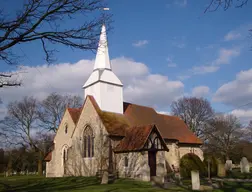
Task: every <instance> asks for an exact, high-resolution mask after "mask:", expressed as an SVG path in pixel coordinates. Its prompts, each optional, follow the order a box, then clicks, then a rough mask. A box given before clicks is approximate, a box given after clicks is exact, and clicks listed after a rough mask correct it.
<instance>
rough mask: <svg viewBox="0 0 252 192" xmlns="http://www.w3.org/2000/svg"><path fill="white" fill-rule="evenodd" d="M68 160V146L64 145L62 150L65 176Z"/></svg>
mask: <svg viewBox="0 0 252 192" xmlns="http://www.w3.org/2000/svg"><path fill="white" fill-rule="evenodd" d="M67 158H68V146H67V145H64V146H63V149H62V165H63V171H64V174H65V173H66V162H67Z"/></svg>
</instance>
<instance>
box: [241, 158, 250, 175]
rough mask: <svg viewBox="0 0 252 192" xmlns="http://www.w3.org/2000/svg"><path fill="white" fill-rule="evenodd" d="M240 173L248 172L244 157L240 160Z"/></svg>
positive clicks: (247, 164)
mask: <svg viewBox="0 0 252 192" xmlns="http://www.w3.org/2000/svg"><path fill="white" fill-rule="evenodd" d="M240 167H241V173H249V168H250V166H249V162H248V159H247V158H246V157H243V158H242V159H241V162H240Z"/></svg>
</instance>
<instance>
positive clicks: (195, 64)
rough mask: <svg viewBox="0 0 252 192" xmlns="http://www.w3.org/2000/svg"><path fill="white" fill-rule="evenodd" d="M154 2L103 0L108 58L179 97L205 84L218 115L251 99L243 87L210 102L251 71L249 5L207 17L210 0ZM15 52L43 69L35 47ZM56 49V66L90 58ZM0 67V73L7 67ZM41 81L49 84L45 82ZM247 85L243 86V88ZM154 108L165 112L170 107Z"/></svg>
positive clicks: (85, 53)
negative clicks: (108, 23) (140, 67)
mask: <svg viewBox="0 0 252 192" xmlns="http://www.w3.org/2000/svg"><path fill="white" fill-rule="evenodd" d="M8 2H9V3H7V2H5V3H4V6H6V8H8V9H9V8H10V5H11V6H13V3H11V1H8ZM12 2H13V1H12ZM155 2H156V3H154V1H151V0H145V1H144V3H143V1H133V0H127V1H126V0H125V1H123V0H120V1H118V0H107V3H108V7H109V8H110V10H109V11H110V12H111V13H112V14H113V20H114V23H113V31H110V32H109V34H108V37H109V53H110V58H111V59H116V58H121V57H123V58H127V59H130V60H133V61H134V62H139V63H143V64H144V65H146V66H147V67H148V70H149V73H151V74H159V75H162V76H165V77H167V78H168V80H170V81H176V82H177V81H179V82H181V83H182V84H183V86H184V88H183V93H182V94H183V95H192V94H193V93H192V90H193V89H194V88H195V87H198V86H205V89H204V90H205V93H204V94H203V96H204V97H206V98H208V99H209V100H210V101H211V103H212V105H213V106H214V108H215V109H216V110H217V111H221V112H227V111H230V110H232V109H233V108H235V107H236V106H239V105H241V104H246V103H248V102H250V101H252V91H251V92H250V91H248V92H246V91H247V90H246V86H245V85H244V86H245V87H243V89H241V90H240V89H239V86H236V88H233V89H229V90H233V91H234V94H235V92H246V95H245V96H244V95H239V96H237V98H239V99H237V100H235V99H233V100H235V101H234V102H232V101H230V99H228V98H226V96H227V95H225V94H226V92H225V91H224V92H222V93H219V97H218V98H219V99H215V100H214V97H215V98H216V97H217V96H216V95H217V91H218V90H219V89H220V88H221V87H222V86H223V85H225V84H228V83H231V82H233V81H235V80H236V76H237V74H239V73H240V72H241V71H248V70H249V69H251V68H252V64H251V60H252V51H250V49H251V46H252V38H250V37H249V31H248V30H249V29H250V28H251V29H252V17H251V16H252V13H251V6H252V5H251V2H248V5H247V6H244V7H243V8H230V9H229V10H227V11H223V9H222V8H220V9H219V10H218V11H215V12H208V13H204V10H205V7H206V5H208V3H209V2H210V0H207V1H202V0H194V1H189V0H169V1H168V0H159V1H155ZM157 2H158V3H157ZM1 3H2V2H1ZM15 5H16V6H19V5H18V4H15ZM15 8H16V7H12V9H15ZM81 22H82V18H78V19H77V20H76V21H75V23H72V24H73V25H75V24H79V23H81ZM21 50H22V51H21ZM15 51H16V52H17V53H22V52H24V53H25V54H26V55H27V57H25V58H24V59H23V62H22V64H23V65H25V66H30V67H31V66H42V65H43V64H44V63H45V62H44V60H43V56H44V55H43V52H42V50H41V49H40V48H39V46H38V44H37V43H31V44H27V45H24V46H20V47H18V48H17V49H15ZM58 51H59V52H58V53H57V54H56V57H57V62H56V63H57V64H58V63H72V64H73V63H76V62H78V61H80V60H83V59H86V60H90V59H94V58H95V55H94V54H93V53H91V52H83V51H80V50H75V51H72V50H71V49H68V48H65V47H61V46H58ZM0 64H1V65H0V70H1V71H9V70H10V69H11V68H10V67H9V66H7V65H5V64H4V65H3V64H2V63H0ZM250 74H251V75H252V73H249V75H248V76H249V77H250ZM69 75H70V74H69ZM45 81H47V82H48V83H49V84H53V83H52V82H50V79H47V80H45ZM239 82H240V81H239ZM246 82H247V80H246ZM234 83H235V82H233V84H234ZM55 86H57V85H54V87H55ZM250 86H252V85H251V84H249V83H248V84H247V87H250ZM206 87H208V91H207V90H206ZM202 89H203V88H202ZM1 91H2V90H1ZM201 91H202V90H201ZM2 92H3V91H2ZM11 93H13V92H11ZM223 94H224V95H223ZM220 97H221V98H220ZM224 97H225V98H224ZM174 98H175V97H174ZM235 98H236V97H235ZM250 98H251V100H249V99H250ZM231 100H232V98H231ZM248 107H250V108H246V110H250V109H251V107H252V105H250V106H248ZM158 109H160V110H162V111H163V110H166V111H168V110H169V107H166V108H160V107H159V108H158ZM240 112H241V111H240ZM247 112H248V111H247ZM249 114H250V113H249ZM241 116H242V115H241ZM247 116H248V113H247ZM247 118H248V117H247ZM251 119H252V111H251Z"/></svg>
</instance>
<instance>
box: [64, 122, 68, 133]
mask: <svg viewBox="0 0 252 192" xmlns="http://www.w3.org/2000/svg"><path fill="white" fill-rule="evenodd" d="M67 128H68V126H67V124H66V125H65V134H67Z"/></svg>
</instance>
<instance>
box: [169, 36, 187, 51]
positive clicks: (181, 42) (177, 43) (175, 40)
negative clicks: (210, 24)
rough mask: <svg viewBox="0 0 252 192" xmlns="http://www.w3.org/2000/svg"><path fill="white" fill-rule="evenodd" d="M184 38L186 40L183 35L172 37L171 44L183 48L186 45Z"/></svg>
mask: <svg viewBox="0 0 252 192" xmlns="http://www.w3.org/2000/svg"><path fill="white" fill-rule="evenodd" d="M185 40H186V37H185V36H180V37H173V40H172V45H173V46H174V47H177V48H179V49H182V48H185V47H186V44H185Z"/></svg>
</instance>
